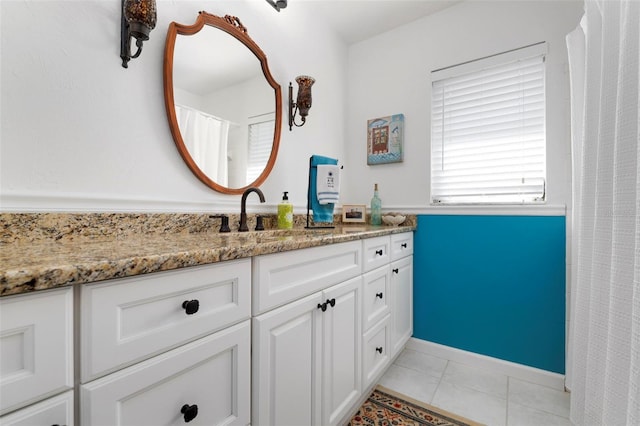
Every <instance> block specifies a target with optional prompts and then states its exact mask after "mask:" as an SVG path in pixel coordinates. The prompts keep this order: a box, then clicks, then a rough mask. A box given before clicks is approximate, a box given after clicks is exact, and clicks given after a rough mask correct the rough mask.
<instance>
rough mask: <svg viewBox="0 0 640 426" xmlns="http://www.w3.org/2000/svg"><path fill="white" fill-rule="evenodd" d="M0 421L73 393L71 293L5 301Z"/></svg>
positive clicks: (0, 312)
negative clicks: (19, 410) (50, 398)
mask: <svg viewBox="0 0 640 426" xmlns="http://www.w3.org/2000/svg"><path fill="white" fill-rule="evenodd" d="M0 326H1V327H2V328H1V329H0V415H2V414H4V413H7V412H9V411H12V410H14V409H17V408H20V407H24V406H26V405H28V404H30V403H33V402H36V401H38V400H40V399H43V398H46V397H48V396H50V395H54V394H56V393H59V392H61V391H64V390H66V389H71V388H73V292H72V289H71V288H70V287H68V288H65V289H59V290H52V291H42V292H38V293H32V294H25V295H19V296H9V297H3V298H2V299H0Z"/></svg>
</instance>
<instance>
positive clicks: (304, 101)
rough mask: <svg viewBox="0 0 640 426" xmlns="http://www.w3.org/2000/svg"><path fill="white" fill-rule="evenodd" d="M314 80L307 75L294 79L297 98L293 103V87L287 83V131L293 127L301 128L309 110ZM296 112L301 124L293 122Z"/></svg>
mask: <svg viewBox="0 0 640 426" xmlns="http://www.w3.org/2000/svg"><path fill="white" fill-rule="evenodd" d="M315 82H316V80H315V79H314V78H313V77H309V76H308V75H299V76H297V77H296V83H298V97H297V99H296V102H293V86H292V85H291V82H289V130H290V131H291V130H292V129H293V126H294V125H295V126H296V127H302V126H304V123H305V122H306V120H307V115H309V109H310V108H311V86H313V83H315ZM296 112H299V114H300V119H301V121H302V122H301V123H300V124H297V123H296V121H295V118H296Z"/></svg>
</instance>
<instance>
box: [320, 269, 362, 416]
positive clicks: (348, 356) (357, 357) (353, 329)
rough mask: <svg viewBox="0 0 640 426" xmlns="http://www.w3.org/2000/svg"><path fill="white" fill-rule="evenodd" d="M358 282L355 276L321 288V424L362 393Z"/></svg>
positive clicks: (341, 413) (341, 412)
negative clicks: (323, 309)
mask: <svg viewBox="0 0 640 426" xmlns="http://www.w3.org/2000/svg"><path fill="white" fill-rule="evenodd" d="M361 283H362V278H361V277H358V278H354V279H352V280H349V281H347V282H344V283H342V284H338V285H336V286H334V287H331V288H330V289H328V290H325V291H324V292H323V299H324V302H323V303H327V309H326V311H325V312H324V313H323V314H322V329H323V342H322V343H323V344H322V346H323V348H322V349H323V351H322V352H323V365H322V369H323V374H322V380H323V382H322V389H323V390H322V393H323V398H322V413H323V414H322V424H323V425H335V424H337V423H338V421H340V420H341V419H342V418H343V417H344V416H346V414H347V413H348V411H349V410H350V409H351V407H352V406H353V405H354V404H355V403H356V402H357V401H358V399H359V398H360V395H361V393H362V383H361V359H362V351H361V338H360V336H362V327H361V323H362V319H361V318H362V313H361V309H360V305H361V301H360V300H361V294H360V292H361V291H362V290H361V289H362V284H361Z"/></svg>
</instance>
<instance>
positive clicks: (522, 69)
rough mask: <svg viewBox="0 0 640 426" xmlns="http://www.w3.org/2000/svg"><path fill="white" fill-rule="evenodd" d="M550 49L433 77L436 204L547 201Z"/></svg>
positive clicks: (495, 58) (539, 48)
mask: <svg viewBox="0 0 640 426" xmlns="http://www.w3.org/2000/svg"><path fill="white" fill-rule="evenodd" d="M545 48H546V46H545V45H544V44H539V45H535V46H530V47H527V48H524V49H519V50H515V51H511V52H508V53H505V54H500V55H496V56H492V57H490V58H485V59H482V60H479V61H474V62H470V63H466V64H463V65H460V66H455V67H450V68H447V69H445V70H442V71H435V72H432V74H431V76H432V92H431V201H432V203H451V204H455V203H460V204H462V203H469V204H471V203H531V202H538V201H543V200H544V197H545V179H546V158H545V157H546V138H545V78H544V76H545V68H544V49H545Z"/></svg>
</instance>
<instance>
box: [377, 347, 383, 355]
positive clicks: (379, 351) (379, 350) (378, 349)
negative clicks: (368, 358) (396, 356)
mask: <svg viewBox="0 0 640 426" xmlns="http://www.w3.org/2000/svg"><path fill="white" fill-rule="evenodd" d="M376 352H378V353H379V354H381V353H382V346H378V347H377V348H376Z"/></svg>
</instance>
